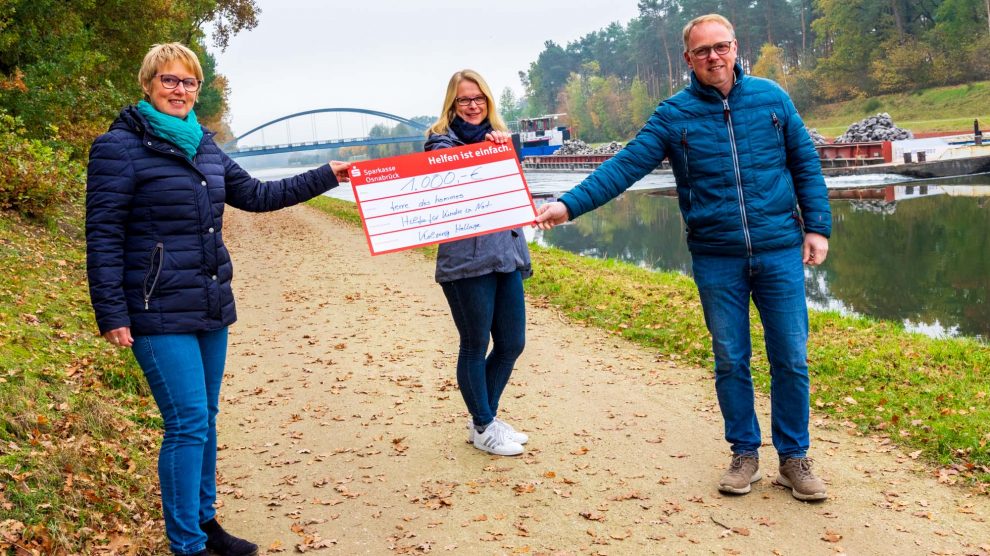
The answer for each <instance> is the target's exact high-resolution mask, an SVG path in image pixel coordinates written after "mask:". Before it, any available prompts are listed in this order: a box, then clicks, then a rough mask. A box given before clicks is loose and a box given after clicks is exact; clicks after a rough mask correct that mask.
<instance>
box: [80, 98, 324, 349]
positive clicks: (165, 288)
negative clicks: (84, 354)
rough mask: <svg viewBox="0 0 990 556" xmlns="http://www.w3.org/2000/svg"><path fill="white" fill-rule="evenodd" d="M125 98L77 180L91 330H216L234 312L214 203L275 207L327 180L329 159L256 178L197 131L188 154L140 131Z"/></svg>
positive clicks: (219, 210)
mask: <svg viewBox="0 0 990 556" xmlns="http://www.w3.org/2000/svg"><path fill="white" fill-rule="evenodd" d="M149 131H150V130H149V129H148V125H147V122H146V121H145V119H144V117H143V116H141V114H140V113H139V112H138V111H137V109H136V108H135V107H133V106H131V107H127V108H125V109H124V110H123V111H121V113H120V116H119V117H118V118H117V120H116V121H114V123H113V124H112V125H111V126H110V131H108V132H107V133H105V134H103V135H101V136H100V137H98V138H97V139H96V141H95V142H94V143H93V146H92V148H91V149H90V153H89V168H88V175H87V179H86V264H87V271H88V274H89V291H90V297H91V299H92V302H93V309H94V310H95V312H96V322H97V324H98V325H99V328H100V333H101V334H102V333H105V332H107V331H110V330H113V329H116V328H120V327H123V326H129V327H131V333H132V334H134V335H137V336H144V335H151V334H182V333H191V332H197V331H204V330H216V329H219V328H222V327H224V326H227V325H230V324H232V323H233V322H234V321H235V320H236V318H237V316H236V313H235V311H234V296H233V293H232V291H231V287H230V281H231V278H232V277H233V269H232V267H231V261H230V254H229V253H228V252H227V248H226V247H225V246H224V244H223V234H222V230H223V209H224V204H225V203H226V204H229V205H231V206H233V207H236V208H239V209H242V210H247V211H252V212H262V211H271V210H277V209H280V208H283V207H287V206H290V205H294V204H296V203H300V202H302V201H305V200H307V199H310V198H311V197H315V196H316V195H319V194H321V193H324V192H325V191H327V190H329V189H331V188H333V187H335V186H337V179H336V177H335V176H334V175H333V171H332V170H331V169H330V167H329V165H323V166H321V167H319V168H316V169H314V170H310V171H309V172H306V173H304V174H300V175H298V176H295V177H292V178H286V179H283V180H279V181H271V182H261V181H258V180H256V179H254V178H252V177H251V176H250V175H248V173H247V172H245V171H244V170H243V169H242V168H241V167H240V166H238V165H237V164H236V163H235V162H234V161H233V160H231V159H230V158H229V157H228V156H227V155H226V154H225V153H224V152H223V151H221V150H220V148H219V147H218V146H217V144H216V143H215V142H214V141H213V134H212V133H209V132H207V133H205V134H204V136H203V140H202V142H201V143H200V145H199V149H198V150H197V152H196V156H195V157H194V158H193V160H192V161H190V160H189V159H187V158H186V157H185V156H184V155H183V154H182V153H181V152H180V150H179V149H178V148H177V147H175V146H174V145H172V144H171V143H169V142H167V141H165V140H163V139H161V138H159V137H157V136H155V135H154V134H153V133H151V132H149Z"/></svg>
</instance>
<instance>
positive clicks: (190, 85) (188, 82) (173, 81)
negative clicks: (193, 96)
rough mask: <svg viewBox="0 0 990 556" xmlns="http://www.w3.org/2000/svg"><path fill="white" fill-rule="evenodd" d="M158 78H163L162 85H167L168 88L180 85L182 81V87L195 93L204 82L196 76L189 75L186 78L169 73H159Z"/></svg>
mask: <svg viewBox="0 0 990 556" xmlns="http://www.w3.org/2000/svg"><path fill="white" fill-rule="evenodd" d="M158 79H160V80H161V82H162V87H165V88H166V89H174V88H176V87H178V86H179V83H182V87H183V88H184V89H185V90H186V92H188V93H195V92H196V91H198V90H199V86H200V84H201V83H203V82H202V81H200V80H199V79H196V78H195V77H187V78H185V79H179V78H178V77H177V76H175V75H171V74H168V73H161V74H158Z"/></svg>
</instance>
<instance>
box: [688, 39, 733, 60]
mask: <svg viewBox="0 0 990 556" xmlns="http://www.w3.org/2000/svg"><path fill="white" fill-rule="evenodd" d="M731 48H732V41H722V42H717V43H715V44H713V45H711V46H699V47H698V48H695V49H694V50H692V51H691V56H693V57H694V58H695V59H696V60H704V59H705V58H707V57H708V56H710V55H711V53H712V50H714V51H715V54H718V55H719V56H724V55H726V54H728V53H729V50H730V49H731Z"/></svg>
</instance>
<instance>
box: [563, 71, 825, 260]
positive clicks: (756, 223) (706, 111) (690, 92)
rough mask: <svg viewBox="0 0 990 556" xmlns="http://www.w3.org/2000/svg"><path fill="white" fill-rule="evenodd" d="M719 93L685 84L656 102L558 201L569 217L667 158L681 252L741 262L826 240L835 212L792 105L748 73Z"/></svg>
mask: <svg viewBox="0 0 990 556" xmlns="http://www.w3.org/2000/svg"><path fill="white" fill-rule="evenodd" d="M736 76H737V81H736V83H735V85H734V86H733V87H732V89H731V90H730V91H729V96H728V97H727V98H726V97H724V96H723V95H722V94H721V93H720V92H719V91H718V90H717V89H714V88H712V87H707V86H703V85H701V84H700V83H699V82H698V81H697V79H696V78H695V76H694V73H692V74H691V85H690V86H689V87H687V88H686V89H684V90H683V91H681V92H679V93H677V94H676V95H674V96H672V97H670V98H669V99H667V100H665V101H663V102H661V103H660V105H659V106H657V109H656V111H655V112H654V113H653V115H652V116H651V117H650V119H649V120H648V121H647V122H646V125H645V126H644V127H643V129H642V130H640V132H639V133H638V134H637V135H636V138H635V139H633V140H632V141H630V142H629V144H628V145H626V147H625V148H624V149H623V150H622V151H620V152H619V153H618V154H616V155H615V156H614V157H612V158H611V159H610V160H608V161H607V162H605V163H604V164H602V165H601V166H600V167H599V168H598V169H597V170H596V171H595V172H594V173H593V174H591V175H590V176H588V177H587V178H585V180H584V181H582V182H581V183H580V184H578V185H577V186H576V187H575V188H574V189H572V190H571V191H569V192H567V193H565V194H564V195H562V196H561V198H560V201H561V202H563V203H564V204H565V205H566V206H567V210H568V212H569V213H570V216H571V218H577V217H578V216H580V215H581V214H583V213H585V212H587V211H589V210H591V209H594V208H596V207H599V206H601V205H603V204H605V203H606V202H608V201H609V200H611V199H612V198H614V197H616V196H618V195H619V194H620V193H622V192H623V191H625V190H626V189H627V188H629V186H631V185H632V184H633V183H635V182H636V181H638V180H639V179H640V178H642V177H643V176H645V175H646V174H648V173H649V172H651V171H652V170H653V169H654V168H656V167H657V166H658V165H659V164H660V162H661V161H662V160H663V159H664V157H667V158H668V159H669V160H670V165H671V167H672V168H673V171H674V178H675V179H676V181H677V196H678V200H679V202H680V209H681V215H682V217H683V218H684V222H685V226H686V231H687V242H688V248H689V249H690V250H691V252H693V253H701V254H712V255H731V256H748V255H751V254H752V253H754V252H760V251H769V250H773V249H781V248H784V247H792V246H797V245H801V242H802V241H803V234H802V225H803V231H805V232H814V233H818V234H821V235H823V236H825V237H829V235H830V234H831V231H832V212H831V209H830V208H829V205H828V191H827V190H826V188H825V180H824V178H823V177H822V172H821V162H820V161H819V158H818V153H817V152H816V151H815V147H814V144H813V143H812V142H811V138H810V137H809V136H808V133H807V132H806V131H805V128H804V122H802V121H801V117H800V116H799V115H798V113H797V110H796V109H795V108H794V104H793V103H792V102H791V99H790V98H789V97H788V96H787V93H785V92H784V91H783V89H781V88H780V87H779V86H778V85H777V84H776V83H774V82H773V81H769V80H766V79H761V78H758V77H751V76H745V75H743V72H742V67H741V66H740V65H738V64H736Z"/></svg>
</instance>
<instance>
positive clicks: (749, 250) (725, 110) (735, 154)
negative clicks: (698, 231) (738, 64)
mask: <svg viewBox="0 0 990 556" xmlns="http://www.w3.org/2000/svg"><path fill="white" fill-rule="evenodd" d="M722 116H723V118H724V119H725V127H726V128H727V129H728V130H729V146H730V147H732V169H733V170H734V171H735V175H736V193H738V194H739V214H740V216H741V217H742V228H743V237H745V239H746V254H747V255H748V256H750V257H752V256H753V242H752V240H751V239H750V237H749V222H748V220H747V218H746V199H745V197H744V196H743V184H742V173H741V172H740V170H739V151H738V150H737V149H736V134H735V132H734V131H733V130H732V114H731V113H730V111H729V99H727V98H724V97H723V98H722Z"/></svg>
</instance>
